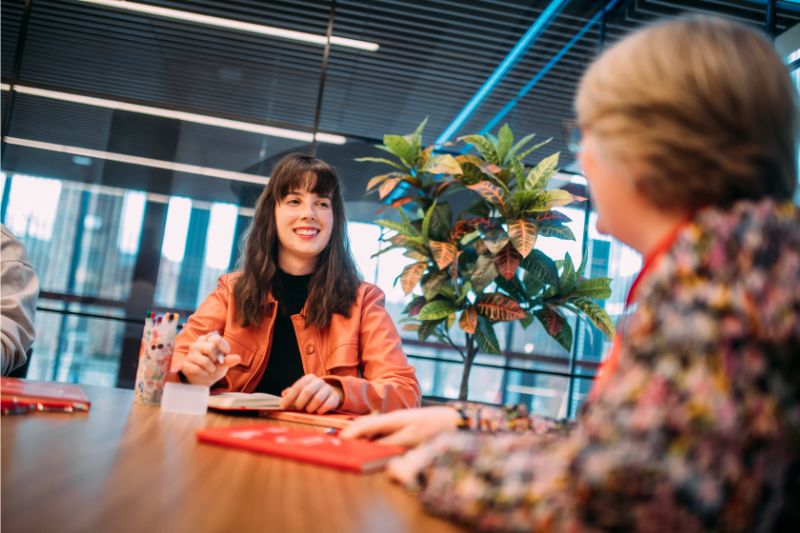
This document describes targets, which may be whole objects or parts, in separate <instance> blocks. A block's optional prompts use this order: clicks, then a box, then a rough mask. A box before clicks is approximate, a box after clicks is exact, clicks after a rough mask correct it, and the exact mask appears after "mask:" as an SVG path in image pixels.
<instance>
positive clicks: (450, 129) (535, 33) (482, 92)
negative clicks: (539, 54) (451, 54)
mask: <svg viewBox="0 0 800 533" xmlns="http://www.w3.org/2000/svg"><path fill="white" fill-rule="evenodd" d="M568 1H569V0H553V1H552V2H550V5H548V6H547V7H546V8H545V10H544V11H542V13H541V15H539V17H538V18H537V19H536V20H535V21H534V23H533V24H532V25H531V27H530V28H528V31H526V32H525V35H523V36H522V38H521V39H520V40H519V41H518V42H517V44H516V45H515V46H514V48H512V49H511V51H510V52H509V53H508V55H507V56H506V58H505V59H504V60H503V61H502V62H501V63H500V64H499V65H498V66H497V68H496V69H495V70H494V72H493V73H492V75H491V76H489V78H488V79H487V80H486V81H485V82H484V83H483V86H481V88H480V89H478V92H476V93H475V94H474V95H473V96H472V98H471V99H470V101H469V102H467V105H465V106H464V109H462V110H461V112H460V113H459V114H458V116H457V117H456V118H455V119H454V120H453V122H451V123H450V125H449V126H447V128H445V130H444V132H442V134H441V135H439V138H438V139H436V144H443V143H445V142H447V140H448V139H450V137H452V136H453V134H455V133H456V132H457V131H458V129H459V128H460V127H461V126H462V125H464V122H466V121H467V119H469V117H470V116H472V113H474V112H475V109H476V108H477V107H478V106H479V105H480V103H481V102H482V101H483V100H484V99H485V98H486V97H487V96H488V95H489V93H490V92H492V90H493V89H494V88H495V86H496V85H497V84H498V83H499V82H500V80H502V79H503V76H505V75H506V73H507V72H508V71H509V70H510V69H511V67H513V66H514V64H515V63H516V62H517V60H518V59H519V57H520V56H521V55H522V54H523V53H524V52H525V51H526V50H527V49H528V47H529V46H530V45H531V44H532V43H533V41H535V40H536V39H537V38H538V37H539V35H541V33H542V32H543V31H544V30H545V28H547V26H548V25H549V24H550V22H552V20H553V19H554V18H555V17H556V15H558V12H559V11H560V10H561V8H562V7H564V5H565V4H566V3H567V2H568Z"/></svg>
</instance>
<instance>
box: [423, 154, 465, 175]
mask: <svg viewBox="0 0 800 533" xmlns="http://www.w3.org/2000/svg"><path fill="white" fill-rule="evenodd" d="M424 170H425V172H430V173H431V174H455V175H458V174H461V173H462V170H461V165H459V164H458V161H456V159H455V158H454V157H453V156H452V155H450V154H440V155H436V156H433V157H432V158H431V159H430V161H428V164H427V165H426V166H425V169H424Z"/></svg>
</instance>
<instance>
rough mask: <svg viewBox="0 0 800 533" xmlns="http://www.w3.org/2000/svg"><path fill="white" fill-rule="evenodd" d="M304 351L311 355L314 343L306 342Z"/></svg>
mask: <svg viewBox="0 0 800 533" xmlns="http://www.w3.org/2000/svg"><path fill="white" fill-rule="evenodd" d="M306 353H307V354H309V355H311V354H312V353H314V345H313V344H306Z"/></svg>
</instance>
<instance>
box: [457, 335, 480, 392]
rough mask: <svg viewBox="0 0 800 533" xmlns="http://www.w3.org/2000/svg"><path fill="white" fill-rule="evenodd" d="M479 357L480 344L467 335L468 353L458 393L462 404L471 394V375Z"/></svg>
mask: <svg viewBox="0 0 800 533" xmlns="http://www.w3.org/2000/svg"><path fill="white" fill-rule="evenodd" d="M476 355H478V343H477V342H476V341H475V337H474V336H473V335H467V353H466V356H465V357H464V368H463V369H462V373H461V389H460V390H459V391H458V399H459V400H461V401H462V402H465V401H467V395H468V394H469V373H470V371H471V370H472V363H473V362H474V361H475V356H476Z"/></svg>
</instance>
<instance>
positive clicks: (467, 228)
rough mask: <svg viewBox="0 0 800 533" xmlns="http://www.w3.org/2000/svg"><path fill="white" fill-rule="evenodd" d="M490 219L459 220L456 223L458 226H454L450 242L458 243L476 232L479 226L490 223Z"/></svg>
mask: <svg viewBox="0 0 800 533" xmlns="http://www.w3.org/2000/svg"><path fill="white" fill-rule="evenodd" d="M488 220H489V219H488V218H472V219H467V220H459V221H458V222H456V225H455V226H453V229H452V230H450V240H451V241H457V240H459V239H461V237H463V236H464V235H466V234H467V233H470V232H472V231H474V230H475V227H476V226H477V225H478V224H481V223H484V222H488Z"/></svg>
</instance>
